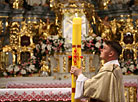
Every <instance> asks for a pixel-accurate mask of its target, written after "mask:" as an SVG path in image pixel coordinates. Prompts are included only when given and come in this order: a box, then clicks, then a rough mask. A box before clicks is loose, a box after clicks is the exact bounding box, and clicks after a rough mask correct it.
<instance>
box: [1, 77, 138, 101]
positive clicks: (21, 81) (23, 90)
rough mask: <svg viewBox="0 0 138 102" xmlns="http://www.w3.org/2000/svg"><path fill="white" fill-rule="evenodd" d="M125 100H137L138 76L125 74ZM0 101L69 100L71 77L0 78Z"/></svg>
mask: <svg viewBox="0 0 138 102" xmlns="http://www.w3.org/2000/svg"><path fill="white" fill-rule="evenodd" d="M123 78H124V86H125V93H124V94H125V99H126V102H138V93H137V88H138V76H135V75H128V76H127V75H125V76H123ZM0 82H2V83H0V87H1V89H0V101H1V102H5V101H71V79H70V78H69V79H64V80H57V79H54V77H12V78H0Z"/></svg>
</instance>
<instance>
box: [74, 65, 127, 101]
mask: <svg viewBox="0 0 138 102" xmlns="http://www.w3.org/2000/svg"><path fill="white" fill-rule="evenodd" d="M81 76H82V75H81ZM81 79H82V78H81ZM83 79H84V80H85V81H83V82H81V83H76V87H77V85H78V86H79V85H81V84H82V86H83V87H81V88H83V91H82V92H80V93H79V94H78V95H76V97H75V98H76V99H77V98H82V97H86V98H87V97H88V98H91V99H96V100H100V101H93V102H125V97H124V85H123V75H122V71H121V69H120V67H119V65H116V64H107V65H105V66H103V67H102V68H101V69H100V70H99V72H98V74H97V75H95V76H94V77H92V78H91V79H86V77H84V76H83ZM78 81H79V79H78ZM81 88H80V89H76V92H77V91H79V90H81Z"/></svg>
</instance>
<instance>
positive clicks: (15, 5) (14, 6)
mask: <svg viewBox="0 0 138 102" xmlns="http://www.w3.org/2000/svg"><path fill="white" fill-rule="evenodd" d="M13 8H15V9H19V0H15V1H14V3H13Z"/></svg>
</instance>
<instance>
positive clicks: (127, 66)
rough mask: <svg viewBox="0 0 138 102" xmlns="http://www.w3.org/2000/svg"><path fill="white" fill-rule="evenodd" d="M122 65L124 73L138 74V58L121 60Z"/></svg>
mask: <svg viewBox="0 0 138 102" xmlns="http://www.w3.org/2000/svg"><path fill="white" fill-rule="evenodd" d="M120 67H121V69H122V73H123V74H137V71H138V63H137V61H136V60H132V59H128V60H126V61H124V60H121V61H120Z"/></svg>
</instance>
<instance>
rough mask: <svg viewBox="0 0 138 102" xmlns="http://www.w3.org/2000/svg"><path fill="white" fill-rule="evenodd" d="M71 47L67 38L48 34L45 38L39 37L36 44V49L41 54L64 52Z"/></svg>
mask: <svg viewBox="0 0 138 102" xmlns="http://www.w3.org/2000/svg"><path fill="white" fill-rule="evenodd" d="M69 48H71V46H70V44H69V43H68V42H67V40H66V39H65V38H63V37H61V36H58V35H56V36H49V37H47V38H46V39H43V38H40V43H39V44H37V45H36V49H37V50H39V51H40V53H41V54H42V55H46V54H49V55H52V54H54V53H55V52H60V53H62V52H64V51H67V50H68V49H69Z"/></svg>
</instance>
